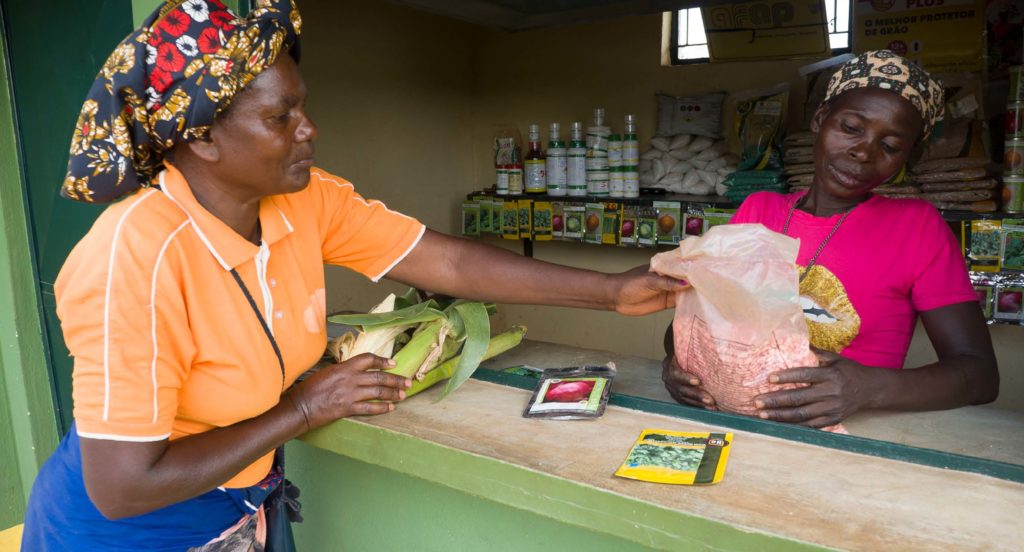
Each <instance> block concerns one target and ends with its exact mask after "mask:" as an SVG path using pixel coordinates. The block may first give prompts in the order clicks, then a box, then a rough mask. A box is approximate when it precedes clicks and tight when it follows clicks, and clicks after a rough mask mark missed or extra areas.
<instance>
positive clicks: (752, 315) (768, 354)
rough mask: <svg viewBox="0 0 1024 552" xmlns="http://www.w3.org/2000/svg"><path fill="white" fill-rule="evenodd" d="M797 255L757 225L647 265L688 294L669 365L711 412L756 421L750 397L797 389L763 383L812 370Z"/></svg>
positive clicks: (734, 227)
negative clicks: (696, 383) (704, 397)
mask: <svg viewBox="0 0 1024 552" xmlns="http://www.w3.org/2000/svg"><path fill="white" fill-rule="evenodd" d="M799 249H800V242H799V241H798V240H796V239H793V238H789V237H787V236H784V235H782V234H779V233H776V232H772V231H771V230H768V229H767V228H765V227H764V226H763V225H761V224H728V225H721V226H714V227H712V228H711V229H710V230H708V232H707V233H706V234H705V235H704V236H702V237H700V238H689V239H686V240H684V241H683V242H682V243H681V244H680V246H679V248H678V249H675V250H673V251H667V252H665V253H659V254H657V255H655V256H654V258H652V259H651V269H652V270H654V271H655V272H657V273H659V274H662V275H665V276H671V277H673V278H679V279H685V280H686V281H688V282H689V283H690V285H691V286H692V287H693V290H692V291H691V292H688V293H680V294H679V296H678V299H677V303H676V314H675V318H674V320H673V322H672V331H673V335H674V343H675V355H676V361H677V362H678V364H679V366H680V367H681V368H682V369H683V370H684V371H687V372H690V373H693V374H694V375H696V376H697V377H698V378H700V381H701V385H702V386H703V387H704V389H705V390H706V391H707V392H708V393H710V394H711V396H712V397H714V399H715V404H716V405H717V407H718V408H719V409H722V410H726V411H729V412H737V413H740V414H746V415H751V416H753V415H757V412H758V411H757V409H756V408H755V407H754V397H756V396H757V395H760V394H762V393H767V392H770V391H778V390H782V389H793V388H796V387H804V386H805V385H795V384H781V385H780V384H773V383H769V382H768V376H769V375H770V374H772V373H773V372H777V371H779V370H785V369H788V368H798V367H804V366H817V365H818V360H817V357H816V356H815V354H814V353H813V352H812V351H811V348H810V338H809V335H808V332H807V323H806V322H805V321H804V314H803V311H802V310H801V308H800V303H799V280H798V273H797V268H796V258H797V253H798V252H799ZM825 429H826V430H830V431H839V432H845V430H844V429H842V427H841V426H832V427H829V428H825Z"/></svg>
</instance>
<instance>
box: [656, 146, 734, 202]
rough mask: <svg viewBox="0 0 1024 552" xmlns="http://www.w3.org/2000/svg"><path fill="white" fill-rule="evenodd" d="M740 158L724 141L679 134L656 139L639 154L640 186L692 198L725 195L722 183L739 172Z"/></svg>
mask: <svg viewBox="0 0 1024 552" xmlns="http://www.w3.org/2000/svg"><path fill="white" fill-rule="evenodd" d="M738 162H739V157H737V156H736V155H734V154H732V153H730V152H729V146H728V144H727V143H726V141H725V140H717V141H716V140H713V139H711V138H708V137H706V136H694V135H692V134H679V135H676V136H656V137H654V138H652V139H651V148H650V149H649V150H647V151H645V152H643V153H642V154H640V166H639V170H640V186H641V187H643V188H661V189H663V190H666V191H669V192H672V193H678V194H692V195H716V194H717V195H724V193H725V187H724V186H723V184H722V182H723V181H724V179H725V177H726V176H728V175H729V174H730V173H732V172H733V171H735V170H736V164H737V163H738Z"/></svg>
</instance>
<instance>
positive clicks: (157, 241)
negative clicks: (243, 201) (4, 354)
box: [54, 166, 424, 487]
mask: <svg viewBox="0 0 1024 552" xmlns="http://www.w3.org/2000/svg"><path fill="white" fill-rule="evenodd" d="M259 217H260V225H261V227H262V236H263V244H262V245H261V246H257V245H254V244H252V243H251V242H249V241H247V240H246V239H244V238H243V237H242V236H240V235H238V234H237V233H236V232H234V231H233V230H232V229H231V228H229V227H228V226H227V225H226V224H224V223H223V222H222V221H221V220H220V219H218V218H216V217H215V216H213V215H212V214H211V213H209V212H208V211H207V210H206V209H204V208H203V207H202V206H201V205H200V204H199V202H198V201H197V200H196V198H195V196H193V195H192V191H191V189H190V187H189V185H188V183H187V182H186V181H185V179H184V177H183V176H182V174H181V173H180V172H179V171H178V170H176V169H175V168H174V167H172V166H168V168H167V170H165V171H164V172H163V173H161V174H160V176H159V189H157V188H148V189H144V190H141V191H139V192H136V193H135V194H133V195H131V196H130V197H128V198H126V199H124V200H122V201H120V202H118V203H116V204H114V205H111V206H110V207H108V208H107V209H106V210H105V211H104V212H103V213H102V214H101V215H100V217H99V219H97V221H96V223H95V224H94V225H93V227H92V228H91V229H90V230H89V232H88V233H87V234H86V235H85V237H84V238H82V240H81V241H80V242H79V243H78V244H77V245H76V246H75V248H74V250H72V252H71V254H70V255H69V256H68V259H67V261H66V262H65V264H64V266H63V268H62V269H61V271H60V275H59V276H58V277H57V282H56V284H55V286H54V289H55V292H56V298H57V314H58V316H59V317H60V320H61V327H62V329H63V332H64V340H65V342H66V343H67V346H68V349H69V350H70V351H71V355H72V356H73V357H74V372H73V397H74V417H75V424H76V427H77V431H78V434H79V436H81V437H88V438H92V439H111V440H120V441H159V440H162V439H168V438H169V439H171V440H174V439H178V438H181V437H184V436H187V435H194V434H197V433H202V432H204V431H208V430H210V429H213V428H216V427H223V426H228V425H231V424H234V423H237V422H240V421H242V420H246V419H249V418H252V417H254V416H258V415H259V414H261V413H263V412H266V411H267V410H268V409H270V408H271V407H273V406H274V405H276V404H277V403H278V400H279V399H280V396H281V392H282V391H283V390H284V389H286V388H287V387H288V386H290V385H291V384H292V383H293V382H294V381H295V378H296V377H298V376H299V375H300V374H302V373H303V372H305V371H306V370H307V369H309V368H310V367H311V366H313V365H314V364H315V363H316V362H317V361H318V360H319V359H320V357H321V355H322V354H323V351H324V347H325V345H326V341H327V334H326V319H325V315H326V304H325V303H326V301H325V295H324V267H323V265H324V263H331V264H336V265H341V266H345V267H348V268H350V269H352V270H355V271H357V272H360V273H362V274H363V275H365V276H367V277H369V278H371V279H372V280H374V281H377V280H378V279H380V278H381V277H383V276H384V275H385V274H387V272H388V271H389V270H390V269H391V268H392V267H393V266H395V265H396V264H397V263H398V262H399V261H401V260H402V259H403V258H404V257H405V256H406V255H407V254H408V253H409V252H410V251H411V250H412V249H413V248H414V247H415V246H416V244H417V243H418V242H419V240H420V238H421V237H422V236H423V232H424V226H423V225H422V224H421V223H419V222H418V221H417V220H415V219H413V218H410V217H407V216H405V215H402V214H399V213H396V212H394V211H391V210H389V209H388V208H387V207H385V206H384V204H382V203H380V202H378V201H367V200H364V199H363V198H362V197H360V196H359V195H358V194H357V193H356V192H355V190H354V189H353V187H352V184H350V183H349V182H347V181H345V180H343V179H341V178H338V177H336V176H332V175H330V174H327V173H324V172H322V171H320V170H319V169H315V168H314V169H313V170H312V175H311V177H310V181H309V185H308V186H307V187H306V189H305V190H303V191H301V192H296V193H293V194H286V195H278V196H272V197H267V198H264V199H263V200H262V201H261V203H260V214H259ZM231 269H235V270H236V271H237V272H238V274H239V276H240V277H241V279H242V281H243V282H244V283H245V286H246V287H247V288H248V290H249V293H250V294H251V295H252V298H253V300H254V301H255V303H256V305H257V306H258V308H259V309H260V311H261V313H262V314H263V317H264V319H265V320H266V322H267V324H268V326H269V327H270V329H271V331H272V333H273V335H274V337H275V339H276V341H277V344H278V346H279V348H280V350H281V355H282V357H283V359H284V364H285V373H284V374H282V373H281V368H280V364H279V363H278V360H277V356H276V355H275V353H274V350H273V347H272V346H271V344H270V340H269V339H267V336H266V333H265V332H264V330H263V328H262V327H261V326H260V323H259V319H258V318H257V317H256V314H255V313H254V312H253V309H252V307H251V306H250V304H249V302H248V300H247V299H246V297H245V295H244V294H243V292H242V290H241V288H240V287H239V286H238V283H237V282H236V281H235V279H234V277H233V276H232V275H231V272H230V271H231ZM272 457H273V455H272V454H268V455H267V456H265V457H263V458H260V459H259V460H258V461H257V462H255V463H254V464H252V465H250V466H249V467H247V468H246V469H245V470H243V471H242V472H241V473H239V474H237V475H236V476H235V477H233V478H231V479H230V480H229V481H226V482H225V483H224V486H227V487H246V486H249V485H253V484H255V483H258V482H259V481H260V480H261V479H262V478H263V477H264V476H265V475H266V473H267V471H268V470H269V469H270V466H271V462H272V460H273V458H272Z"/></svg>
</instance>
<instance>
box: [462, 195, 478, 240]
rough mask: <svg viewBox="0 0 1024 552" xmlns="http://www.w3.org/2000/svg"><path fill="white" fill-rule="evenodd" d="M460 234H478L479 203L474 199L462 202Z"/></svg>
mask: <svg viewBox="0 0 1024 552" xmlns="http://www.w3.org/2000/svg"><path fill="white" fill-rule="evenodd" d="M462 235H463V236H479V235H480V204H479V203H477V202H475V201H463V202H462Z"/></svg>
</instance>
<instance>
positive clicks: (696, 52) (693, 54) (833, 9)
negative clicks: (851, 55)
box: [672, 0, 850, 63]
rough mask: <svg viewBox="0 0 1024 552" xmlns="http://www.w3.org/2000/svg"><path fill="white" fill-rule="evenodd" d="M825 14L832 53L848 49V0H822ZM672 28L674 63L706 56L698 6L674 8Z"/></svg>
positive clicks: (702, 21) (704, 35)
mask: <svg viewBox="0 0 1024 552" xmlns="http://www.w3.org/2000/svg"><path fill="white" fill-rule="evenodd" d="M825 15H826V17H828V41H829V45H830V46H831V47H832V53H834V54H838V53H842V52H845V51H849V49H850V0H825ZM673 31H675V36H676V47H675V48H674V51H673V59H672V61H673V63H693V62H699V61H707V60H708V38H707V35H706V34H705V33H704V19H703V18H702V17H701V13H700V8H689V9H685V10H679V11H678V12H676V18H675V21H673Z"/></svg>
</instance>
